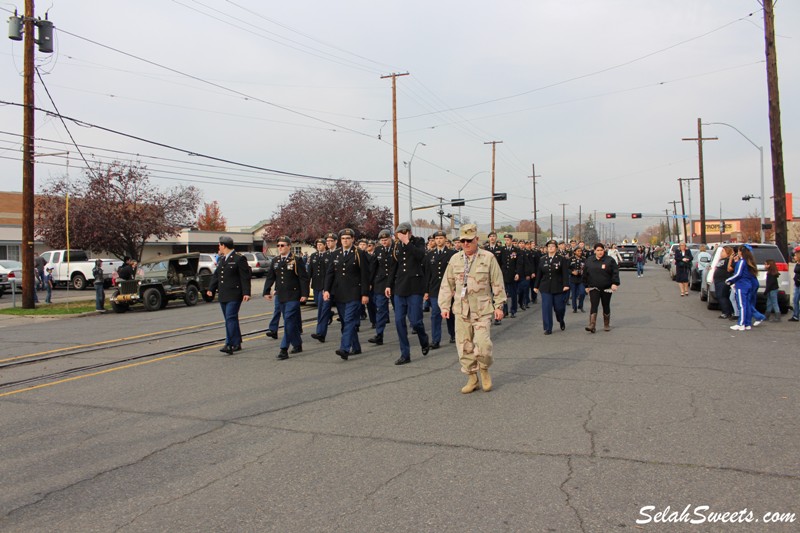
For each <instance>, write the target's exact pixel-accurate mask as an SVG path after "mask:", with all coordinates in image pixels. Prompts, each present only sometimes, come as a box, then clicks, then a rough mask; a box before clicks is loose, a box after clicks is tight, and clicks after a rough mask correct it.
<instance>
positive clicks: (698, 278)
mask: <svg viewBox="0 0 800 533" xmlns="http://www.w3.org/2000/svg"><path fill="white" fill-rule="evenodd" d="M692 253H694V252H692ZM713 256H714V251H713V250H705V251H703V252H701V251H699V250H698V251H697V253H694V256H693V259H692V270H691V273H690V274H689V288H690V289H692V290H693V291H699V290H700V284H701V282H702V280H703V274H704V273H705V271H706V269H707V268H708V267H709V265H710V264H711V259H712V258H713Z"/></svg>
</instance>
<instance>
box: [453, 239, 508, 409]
mask: <svg viewBox="0 0 800 533" xmlns="http://www.w3.org/2000/svg"><path fill="white" fill-rule="evenodd" d="M459 237H460V240H461V242H462V243H463V245H464V250H463V252H460V253H458V254H456V255H454V256H453V257H452V258H451V259H450V262H449V263H448V265H447V269H446V270H445V274H444V279H443V280H442V286H441V288H440V290H439V307H440V308H441V310H442V317H443V318H445V319H448V318H450V316H451V315H455V317H456V347H457V348H458V360H459V362H460V363H461V371H462V372H463V373H465V374H467V375H468V376H469V377H468V379H467V384H466V385H464V387H463V388H462V389H461V392H462V393H463V394H469V393H470V392H473V391H474V390H476V389H477V388H478V373H480V381H481V387H482V388H483V390H484V391H485V392H488V391H490V390H492V378H491V376H490V375H489V367H490V366H491V365H492V339H491V337H490V335H489V331H490V328H491V323H492V318H494V319H495V320H499V319H500V318H501V317H502V316H503V303H504V302H505V301H506V293H505V289H504V286H503V285H504V284H503V274H502V272H501V271H500V265H499V264H498V263H497V260H494V259H493V257H494V256H493V255H492V253H491V252H489V251H487V250H480V249H479V248H478V227H477V226H476V225H475V224H465V225H463V226H461V231H460V234H459ZM451 305H452V307H451Z"/></svg>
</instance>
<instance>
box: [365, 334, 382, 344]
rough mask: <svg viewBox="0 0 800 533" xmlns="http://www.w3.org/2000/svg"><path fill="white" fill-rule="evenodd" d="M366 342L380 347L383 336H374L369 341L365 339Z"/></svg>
mask: <svg viewBox="0 0 800 533" xmlns="http://www.w3.org/2000/svg"><path fill="white" fill-rule="evenodd" d="M367 342H371V343H372V344H377V345H378V346H380V345H382V344H383V335H375V336H374V337H372V338H371V339H367Z"/></svg>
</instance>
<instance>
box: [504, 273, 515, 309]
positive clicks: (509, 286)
mask: <svg viewBox="0 0 800 533" xmlns="http://www.w3.org/2000/svg"><path fill="white" fill-rule="evenodd" d="M505 285H506V302H505V303H504V304H503V313H504V314H506V315H507V314H508V298H511V314H512V315H516V314H517V282H516V281H506V283H505Z"/></svg>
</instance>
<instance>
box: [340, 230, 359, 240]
mask: <svg viewBox="0 0 800 533" xmlns="http://www.w3.org/2000/svg"><path fill="white" fill-rule="evenodd" d="M344 236H347V237H353V238H355V236H356V232H355V231H353V230H351V229H350V228H344V229H343V230H341V231H340V232H339V238H341V237H344Z"/></svg>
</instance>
